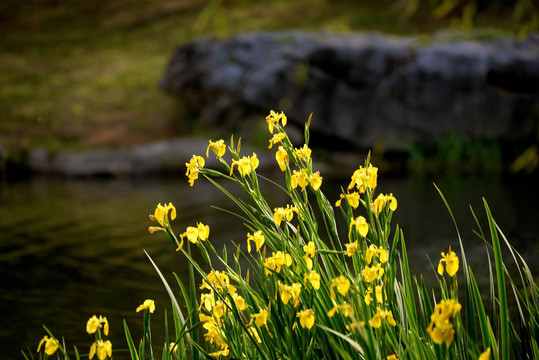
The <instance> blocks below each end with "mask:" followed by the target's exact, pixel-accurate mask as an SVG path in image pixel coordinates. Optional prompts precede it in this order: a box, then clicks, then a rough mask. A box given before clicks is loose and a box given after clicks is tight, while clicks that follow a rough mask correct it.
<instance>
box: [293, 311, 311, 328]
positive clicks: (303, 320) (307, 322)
mask: <svg viewBox="0 0 539 360" xmlns="http://www.w3.org/2000/svg"><path fill="white" fill-rule="evenodd" d="M296 316H297V317H299V324H300V325H301V327H302V328H307V329H309V330H310V329H311V328H312V327H313V325H314V311H313V310H312V309H307V310H303V311H299V312H298V313H297V315H296Z"/></svg>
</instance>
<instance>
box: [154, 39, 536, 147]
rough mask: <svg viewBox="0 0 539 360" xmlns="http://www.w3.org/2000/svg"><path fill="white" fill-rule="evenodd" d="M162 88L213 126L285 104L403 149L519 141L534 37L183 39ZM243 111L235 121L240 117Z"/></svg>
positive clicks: (332, 126)
mask: <svg viewBox="0 0 539 360" xmlns="http://www.w3.org/2000/svg"><path fill="white" fill-rule="evenodd" d="M160 86H161V88H162V89H163V90H165V91H166V92H168V93H170V94H173V95H174V96H177V97H178V98H180V99H181V100H182V101H183V102H185V103H187V104H189V105H190V106H192V107H194V108H195V109H198V110H201V111H202V113H203V115H204V118H205V120H206V121H207V122H208V124H210V125H217V124H219V122H220V121H223V119H224V118H226V117H227V116H228V115H229V114H234V113H237V112H238V109H240V112H247V113H248V112H251V111H253V112H258V113H268V112H269V110H270V109H273V110H276V111H280V110H284V111H285V112H286V114H287V116H288V118H289V121H290V122H292V123H295V124H297V125H298V126H303V124H304V122H305V120H306V119H307V118H308V116H309V114H310V113H311V112H312V113H313V121H312V125H311V130H312V132H314V133H317V134H318V135H322V137H318V139H322V141H324V142H327V143H332V144H330V146H331V145H332V146H337V145H338V144H344V147H350V148H356V149H369V148H372V147H373V146H375V145H376V144H382V145H383V146H384V147H385V148H386V149H387V150H396V151H402V150H405V149H406V148H407V147H408V146H409V145H410V143H417V142H421V143H429V142H433V141H436V140H439V139H441V138H443V137H444V136H446V135H447V134H448V133H449V132H453V133H457V134H459V135H462V136H464V137H466V138H468V139H476V138H489V139H501V138H513V139H515V138H517V139H518V137H519V136H521V135H522V134H521V131H522V126H523V123H524V122H525V121H526V119H527V118H528V117H529V115H530V114H531V113H533V112H534V111H535V112H537V111H538V110H537V109H538V107H539V35H533V36H529V37H528V38H527V39H526V40H525V41H523V42H518V41H516V40H510V39H500V40H495V41H489V42H474V41H458V42H437V43H436V42H435V43H433V44H429V45H420V44H419V43H418V41H417V39H414V38H411V37H389V36H385V35H380V34H377V33H370V34H360V33H353V34H349V35H336V34H327V33H305V32H299V31H284V32H273V33H252V34H244V35H239V36H237V37H233V38H230V39H227V40H225V41H219V40H215V39H207V38H206V39H200V40H197V41H194V42H192V43H190V44H188V45H185V46H182V47H180V48H178V49H177V50H176V51H175V53H174V55H173V57H172V59H171V61H170V64H169V66H168V69H167V70H166V73H165V74H164V76H163V78H162V80H161V83H160ZM238 120H241V119H238Z"/></svg>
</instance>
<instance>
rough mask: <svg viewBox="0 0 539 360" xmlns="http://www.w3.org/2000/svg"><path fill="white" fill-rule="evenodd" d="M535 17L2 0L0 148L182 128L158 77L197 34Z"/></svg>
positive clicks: (107, 141) (110, 140) (509, 8)
mask: <svg viewBox="0 0 539 360" xmlns="http://www.w3.org/2000/svg"><path fill="white" fill-rule="evenodd" d="M538 14H539V12H538V6H537V4H536V3H535V2H534V1H532V0H517V1H509V0H493V1H492V0H491V1H488V0H460V1H459V0H423V1H420V0H379V1H352V0H277V1H272V2H271V3H269V2H266V1H254V0H251V1H248V0H210V1H204V0H159V1H156V0H135V1H130V0H114V1H110V0H107V1H105V0H94V1H80V0H27V1H19V0H3V1H2V2H1V3H0V33H2V41H1V42H0V83H1V84H2V86H1V87H0V152H2V153H3V154H4V157H8V158H9V160H10V161H13V162H17V161H22V159H23V158H24V154H25V152H26V151H27V150H28V149H30V148H34V147H44V148H46V149H48V150H49V151H51V152H53V153H54V152H55V151H60V150H64V149H87V148H92V147H98V146H99V147H101V146H109V147H110V146H120V145H125V144H135V143H144V142H149V141H152V140H156V139H162V138H166V137H171V136H182V135H192V132H193V129H197V126H193V123H194V124H196V122H197V117H198V116H199V115H198V114H193V113H191V112H189V110H188V109H185V108H183V107H182V105H181V104H180V103H179V102H178V101H176V100H175V99H172V98H169V97H167V96H165V95H164V94H163V93H161V92H160V90H159V88H158V81H159V78H160V76H161V74H162V73H163V71H164V69H165V67H166V65H167V62H168V60H169V58H170V55H171V54H172V52H173V50H174V49H175V48H176V47H177V46H180V45H182V44H185V43H186V42H188V41H190V40H193V39H194V38H195V37H198V36H204V35H212V36H218V37H226V36H230V35H234V34H237V33H241V32H247V31H263V30H278V29H285V28H301V29H309V30H327V31H333V32H350V31H380V32H384V33H389V34H398V35H404V34H409V35H415V36H424V37H425V38H426V39H428V37H429V36H431V35H432V34H434V33H435V32H437V31H439V30H441V29H444V30H448V29H449V31H450V33H451V34H452V36H457V37H466V38H474V39H490V38H495V37H502V36H518V37H520V38H523V37H524V36H525V35H526V34H528V33H530V32H532V31H537V30H538V26H539V25H538V23H539V21H538V16H539V15H538ZM199 131H200V130H199ZM204 135H205V136H208V134H207V130H206V134H204ZM210 135H211V134H210ZM453 140H454V139H453ZM453 140H450V141H453ZM448 141H449V140H448ZM474 146H475V145H474ZM441 148H443V147H441ZM451 149H453V147H452V148H451ZM422 151H423V150H422V149H416V152H415V154H416V155H414V156H415V159H417V158H420V157H421V154H422ZM429 151H430V150H429ZM466 151H467V152H469V151H470V150H466ZM466 151H465V152H466ZM413 158H414V157H413Z"/></svg>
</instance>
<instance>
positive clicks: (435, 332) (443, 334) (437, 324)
mask: <svg viewBox="0 0 539 360" xmlns="http://www.w3.org/2000/svg"><path fill="white" fill-rule="evenodd" d="M461 308H462V305H460V304H459V303H458V302H456V301H455V300H453V299H449V300H442V301H440V302H439V303H438V304H436V306H435V307H434V312H433V313H432V315H431V316H430V324H429V327H428V328H427V333H428V334H429V335H430V337H431V339H432V341H434V343H436V344H438V345H440V344H443V343H445V345H446V346H447V347H449V346H450V345H451V343H452V342H453V338H454V336H455V329H454V327H453V321H452V320H453V318H454V317H455V315H456V314H457V313H458V312H459V311H460V309H461Z"/></svg>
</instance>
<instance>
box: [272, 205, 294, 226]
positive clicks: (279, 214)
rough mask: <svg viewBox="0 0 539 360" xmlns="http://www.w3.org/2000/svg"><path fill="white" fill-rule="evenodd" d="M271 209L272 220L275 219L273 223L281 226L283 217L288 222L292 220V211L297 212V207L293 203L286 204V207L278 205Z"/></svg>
mask: <svg viewBox="0 0 539 360" xmlns="http://www.w3.org/2000/svg"><path fill="white" fill-rule="evenodd" d="M273 211H274V212H273V221H275V224H277V226H281V222H282V221H283V219H285V220H286V221H288V222H290V221H292V218H293V217H294V213H296V214H297V213H298V209H297V208H296V207H295V206H294V205H292V206H290V205H286V208H283V207H278V208H275V209H273Z"/></svg>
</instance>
